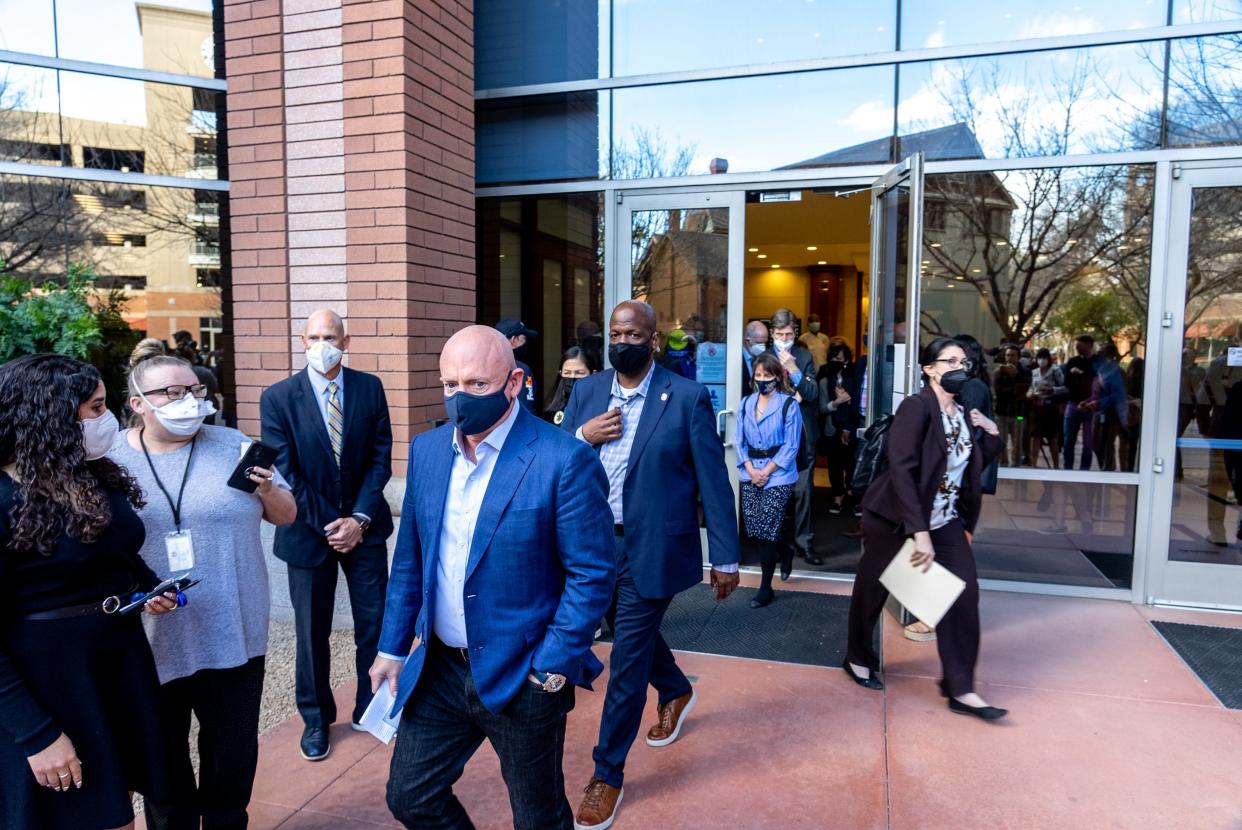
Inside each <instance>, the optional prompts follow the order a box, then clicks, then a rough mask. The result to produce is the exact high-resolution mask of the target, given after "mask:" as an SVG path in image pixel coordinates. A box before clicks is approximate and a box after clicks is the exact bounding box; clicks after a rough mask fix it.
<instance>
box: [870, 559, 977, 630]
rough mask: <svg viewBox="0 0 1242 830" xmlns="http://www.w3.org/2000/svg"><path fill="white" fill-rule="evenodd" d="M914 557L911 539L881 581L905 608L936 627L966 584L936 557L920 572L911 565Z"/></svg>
mask: <svg viewBox="0 0 1242 830" xmlns="http://www.w3.org/2000/svg"><path fill="white" fill-rule="evenodd" d="M913 557H914V540H913V539H907V540H906V543H905V544H904V545H902V546H901V550H899V551H897V555H896V556H894V557H893V561H892V562H889V563H888V567H887V568H885V569H884V573H882V574H880V584H881V585H883V586H884V587H885V588H887V589H888V592H889V593H890V594H892V595H893V597H894V598H895V599H896V600H897V601H898V602H900V603H901V604H902V605H903V606H904V607H905V609H906V610H907V611H909V612H910V613H911V614H913V615H914V616H916V617H918V618H919V619H920V620H921V621H922V622H924V623H926V624H927V625H930V626H932V627H933V628H935V627H936V625H937V624H938V623H939V622H940V620H941V619H942V618H943V617H944V615H945V614H946V613H947V612H948V610H949V609H950V608H952V607H953V603H954V602H957V598H958V597H959V596H961V594H962V591H964V590H966V583H965V582H964V581H962V580H961V579H960V578H959V577H957V576H954V575H953V574H952V573H950V572H949V569H948V568H946V567H945V566H944V565H941V564H940V563H939V562H936V561H935V560H933V561H932V566H931V570H929V571H927V573H923V569H922V568H916V567H914V565H912V564H910V563H911V560H912V559H913Z"/></svg>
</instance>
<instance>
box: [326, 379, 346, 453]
mask: <svg viewBox="0 0 1242 830" xmlns="http://www.w3.org/2000/svg"><path fill="white" fill-rule="evenodd" d="M337 388H338V387H337V385H336V382H335V381H333V382H332V383H329V384H328V437H329V438H330V439H331V440H332V455H333V457H334V458H335V459H336V464H337V466H338V467H339V466H340V464H341V445H342V444H344V443H345V437H344V436H345V415H344V414H343V413H342V412H341V400H340V398H338V397H337V396H336V391H337Z"/></svg>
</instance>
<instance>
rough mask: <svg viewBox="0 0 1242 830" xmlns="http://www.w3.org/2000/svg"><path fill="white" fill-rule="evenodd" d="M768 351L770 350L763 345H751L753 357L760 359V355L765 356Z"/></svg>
mask: <svg viewBox="0 0 1242 830" xmlns="http://www.w3.org/2000/svg"><path fill="white" fill-rule="evenodd" d="M767 350H768V347H767V346H765V345H764V344H762V343H751V344H750V353H751V355H752V356H753V357H758V356H759V355H761V354H763V353H764V352H766V351H767Z"/></svg>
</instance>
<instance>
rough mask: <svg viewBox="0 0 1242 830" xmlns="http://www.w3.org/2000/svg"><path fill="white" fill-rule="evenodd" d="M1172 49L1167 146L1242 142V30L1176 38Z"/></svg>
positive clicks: (1171, 46) (1170, 57) (1170, 55)
mask: <svg viewBox="0 0 1242 830" xmlns="http://www.w3.org/2000/svg"><path fill="white" fill-rule="evenodd" d="M1169 48H1170V52H1169V107H1168V139H1167V141H1168V145H1169V146H1171V147H1197V146H1207V145H1213V144H1236V143H1238V142H1239V141H1242V77H1239V75H1238V66H1239V63H1240V62H1242V34H1237V35H1222V36H1220V37H1210V38H1198V39H1194V40H1175V41H1173V42H1172V43H1171V44H1170V46H1169Z"/></svg>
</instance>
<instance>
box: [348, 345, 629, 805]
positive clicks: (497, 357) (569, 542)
mask: <svg viewBox="0 0 1242 830" xmlns="http://www.w3.org/2000/svg"><path fill="white" fill-rule="evenodd" d="M440 375H441V382H442V383H443V386H444V392H445V395H446V396H447V397H446V398H445V409H446V410H447V411H448V416H449V422H450V423H448V424H445V425H444V426H442V427H440V428H438V429H436V430H433V431H431V432H426V433H423V434H422V435H420V436H418V437H417V438H415V439H414V440H413V442H411V444H410V462H409V473H408V477H407V483H406V489H405V507H404V509H403V510H402V512H401V532H400V533H399V534H398V536H397V549H396V553H395V556H394V559H393V567H392V583H391V585H390V586H389V590H388V603H387V607H386V609H385V613H384V632H383V637H382V638H381V640H380V645H381V648H380V655H379V657H378V658H377V659H376V661H375V665H374V666H373V667H372V669H371V678H372V682H373V684H374V687H375V688H376V689H378V688H379V686H380V684H381V683H387V684H388V686H389V690H390V691H391V692H392V694H393V695H394V697H395V700H394V704H393V711H395V710H397V709H402V715H401V725H400V728H399V729H398V731H397V745H396V748H395V751H394V752H393V756H392V765H391V767H390V773H389V779H388V806H389V809H391V810H392V813H393V815H394V816H396V817H397V819H398V820H400V821H401V822H402V823H403V824H404V825H405V826H406V827H442V828H470V827H473V825H472V824H471V823H470V819H469V818H468V817H467V815H466V811H465V810H464V809H463V808H462V806H461V803H460V802H459V801H458V800H457V798H456V796H454V795H453V784H454V783H455V782H456V781H457V779H458V778H459V777H461V773H462V770H463V769H464V768H465V766H466V762H467V761H469V759H470V757H471V756H472V755H473V754H474V753H475V751H476V750H477V749H478V748H479V745H480V744H482V743H483V739H484V738H486V739H487V740H489V741H491V744H492V747H493V748H494V749H495V750H496V754H497V755H498V756H499V757H500V769H501V773H502V775H503V776H504V779H505V783H506V784H507V785H508V788H509V803H510V805H511V806H512V808H513V824H514V827H515V828H517V830H537V829H538V830H542V828H555V830H569V828H571V827H572V826H573V815H572V813H571V812H570V809H569V802H568V801H567V800H566V798H565V780H564V775H563V772H562V769H561V758H562V750H563V746H564V742H565V721H566V716H567V715H568V713H569V711H570V710H571V709H572V708H573V705H574V689H573V687H574V686H584V687H589V685H590V683H591V681H592V680H594V679H595V678H596V677H597V676H598V675H599V673H600V671H601V670H602V669H603V665H602V664H601V663H600V661H599V660H598V659H597V658H596V657H595V655H594V654H592V653H591V643H592V641H593V639H594V637H593V634H594V632H595V627H596V625H597V623H598V622H599V619H600V617H602V616H603V614H604V612H605V610H606V609H607V608H608V601H609V599H610V598H611V596H612V586H613V581H614V579H615V577H616V572H615V562H614V558H613V553H612V544H611V542H610V540H609V537H608V531H609V526H610V524H611V522H610V521H609V518H608V479H607V478H606V477H605V476H604V471H603V468H601V467H600V463H599V460H598V459H597V458H596V457H595V454H594V453H593V452H591V450H590V449H589V448H588V447H587V446H586V445H584V444H583V443H582V442H580V441H575V440H574V439H573V438H571V437H570V436H568V435H565V434H564V433H563V432H560V431H559V430H557V429H556V428H555V427H553V426H551V425H549V424H547V423H545V422H544V421H542V420H540V419H539V418H537V417H535V416H533V415H531V414H530V413H528V412H525V411H524V410H523V408H522V407H521V406H520V405H519V404H517V403H516V400H517V398H518V397H519V395H520V394H521V391H522V381H523V378H522V375H521V373H520V372H518V370H517V369H516V368H515V366H514V361H513V353H512V352H511V351H510V349H509V347H508V346H507V345H506V343H505V339H504V338H503V337H501V336H500V335H499V334H497V333H496V331H495V330H494V329H490V328H488V327H486V326H469V327H467V328H464V329H462V330H461V331H459V332H457V334H455V335H453V336H452V337H451V338H449V341H448V343H447V344H446V345H445V347H444V351H443V353H442V354H441V355H440ZM403 707H404V708H403Z"/></svg>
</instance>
